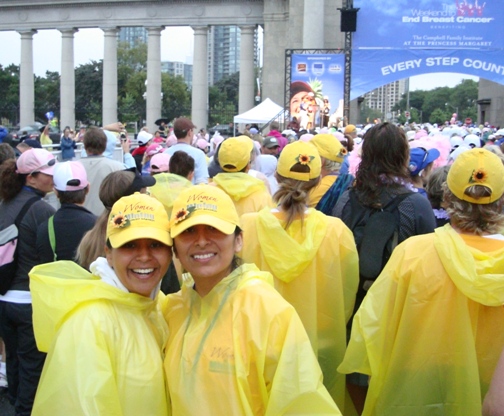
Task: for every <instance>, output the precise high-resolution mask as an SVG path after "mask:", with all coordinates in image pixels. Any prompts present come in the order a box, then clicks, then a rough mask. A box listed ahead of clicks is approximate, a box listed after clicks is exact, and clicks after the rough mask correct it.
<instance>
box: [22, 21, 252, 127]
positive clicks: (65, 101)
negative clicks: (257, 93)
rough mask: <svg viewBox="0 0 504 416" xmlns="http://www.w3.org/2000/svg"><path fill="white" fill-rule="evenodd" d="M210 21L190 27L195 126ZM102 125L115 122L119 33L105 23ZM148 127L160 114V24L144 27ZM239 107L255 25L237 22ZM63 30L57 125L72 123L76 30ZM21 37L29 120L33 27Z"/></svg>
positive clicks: (204, 111)
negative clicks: (192, 33) (240, 39)
mask: <svg viewBox="0 0 504 416" xmlns="http://www.w3.org/2000/svg"><path fill="white" fill-rule="evenodd" d="M208 28H209V26H208V25H203V26H193V30H194V51H193V53H194V60H193V82H192V109H191V112H192V115H191V117H192V120H193V122H194V124H195V125H196V126H197V127H198V128H202V127H204V128H206V126H207V123H208V75H207V36H208ZM101 29H102V30H103V32H104V56H103V101H102V117H103V124H104V125H106V124H110V123H113V122H115V121H117V99H118V95H117V33H118V31H119V28H118V27H103V28H101ZM146 29H147V33H148V40H147V96H146V97H147V120H146V121H147V126H148V127H149V129H151V131H153V130H154V129H155V128H156V127H155V124H154V122H155V121H156V119H158V118H160V117H161V116H162V114H161V104H162V95H161V31H162V30H163V29H164V27H163V26H157V27H147V28H146ZM240 29H241V30H242V35H241V36H242V41H241V51H240V60H241V62H240V68H241V71H240V85H239V97H240V101H239V111H240V112H243V111H247V110H249V109H250V108H252V107H253V105H254V102H253V99H254V30H255V25H247V26H240ZM59 31H60V32H61V86H60V109H61V115H60V124H61V126H62V127H63V126H71V127H75V68H74V34H75V33H76V32H77V31H78V29H76V28H65V29H59ZM19 33H20V35H21V69H20V107H21V114H20V122H21V125H28V124H33V122H34V116H35V103H34V101H35V99H34V81H33V79H34V78H33V75H34V74H33V36H34V35H35V34H36V33H37V31H36V30H25V31H19Z"/></svg>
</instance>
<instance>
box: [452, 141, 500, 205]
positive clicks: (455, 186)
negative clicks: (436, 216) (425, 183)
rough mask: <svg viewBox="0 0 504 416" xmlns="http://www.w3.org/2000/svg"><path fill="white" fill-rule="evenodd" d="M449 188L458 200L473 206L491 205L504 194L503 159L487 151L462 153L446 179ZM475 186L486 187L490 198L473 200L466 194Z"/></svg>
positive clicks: (472, 150) (478, 150)
mask: <svg viewBox="0 0 504 416" xmlns="http://www.w3.org/2000/svg"><path fill="white" fill-rule="evenodd" d="M446 183H447V184H448V188H449V189H450V191H451V192H452V193H453V195H455V196H456V197H457V198H459V199H461V200H463V201H467V202H471V203H473V204H491V203H492V202H495V201H497V200H498V199H499V198H501V197H502V195H503V194H504V165H503V164H502V162H501V159H500V158H499V157H498V156H497V155H495V154H493V153H492V152H490V151H488V150H486V149H479V148H475V149H471V150H467V151H465V152H463V153H461V154H460V155H459V156H458V157H457V159H455V162H454V163H453V165H452V166H451V167H450V170H449V172H448V177H447V178H446ZM474 185H482V186H486V187H487V188H488V189H490V191H491V192H492V193H491V195H490V196H488V197H481V198H473V197H471V196H469V195H467V194H466V193H465V191H466V190H467V188H469V187H471V186H474Z"/></svg>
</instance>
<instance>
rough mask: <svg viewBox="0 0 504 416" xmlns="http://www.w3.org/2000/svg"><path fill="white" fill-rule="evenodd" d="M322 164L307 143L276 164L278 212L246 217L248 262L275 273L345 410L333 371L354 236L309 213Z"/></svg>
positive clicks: (347, 301) (341, 381)
mask: <svg viewBox="0 0 504 416" xmlns="http://www.w3.org/2000/svg"><path fill="white" fill-rule="evenodd" d="M320 170H321V160H320V156H319V154H318V152H317V149H316V148H315V147H314V146H313V145H311V144H310V143H305V142H301V141H298V142H294V143H292V144H289V145H287V146H286V147H285V148H284V150H283V151H282V153H281V154H280V158H279V160H278V166H277V180H278V184H279V186H280V188H279V190H278V191H277V192H276V193H275V195H274V196H273V199H274V200H275V202H277V203H278V207H277V208H276V209H269V208H266V209H263V210H261V211H260V212H259V213H254V214H246V215H244V216H242V225H243V232H244V235H245V236H246V237H245V240H244V246H243V252H242V255H243V259H244V261H246V262H249V263H255V264H256V265H257V266H258V267H259V268H260V269H261V270H267V271H270V272H271V274H273V276H274V279H275V287H276V289H277V290H278V291H279V292H280V294H281V295H282V296H283V297H284V298H285V299H286V300H287V301H288V302H289V303H290V304H291V305H292V306H294V307H295V308H296V311H297V312H298V314H299V316H300V318H301V321H302V322H303V324H304V326H305V329H306V331H307V332H308V336H309V337H310V341H311V344H312V347H313V350H314V351H315V354H316V355H317V358H318V361H319V364H320V366H321V368H322V372H323V374H324V385H325V386H326V388H327V389H328V390H329V393H330V394H331V396H332V398H333V399H334V400H335V401H336V404H337V405H338V407H339V408H340V409H343V408H344V406H345V398H344V397H345V377H344V376H343V375H341V374H338V373H337V372H336V367H337V366H338V364H339V363H340V362H341V361H342V360H343V355H344V353H345V347H346V323H347V321H348V319H350V316H351V314H352V309H353V305H354V301H355V293H356V291H357V283H358V280H359V275H358V267H357V250H356V248H355V243H354V239H353V236H352V233H351V232H350V230H349V229H348V228H347V227H346V226H345V225H344V224H343V222H342V221H341V220H339V219H337V218H332V217H328V216H326V215H324V214H322V213H321V212H319V211H316V210H314V209H313V208H307V205H306V204H307V201H308V194H309V192H310V190H311V189H313V187H314V186H316V185H317V183H318V182H319V177H320Z"/></svg>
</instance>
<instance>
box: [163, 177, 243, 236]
mask: <svg viewBox="0 0 504 416" xmlns="http://www.w3.org/2000/svg"><path fill="white" fill-rule="evenodd" d="M170 224H171V227H170V234H171V237H172V238H175V237H177V236H178V235H179V234H180V233H182V232H184V231H185V230H187V229H188V228H190V227H194V226H195V225H201V224H203V225H210V226H212V227H214V228H216V229H218V230H219V231H221V232H222V233H224V234H228V235H229V234H233V233H234V231H235V229H236V227H240V218H239V216H238V213H237V212H236V208H235V205H234V203H233V201H232V200H231V198H230V197H229V195H227V194H226V193H225V192H224V191H222V190H221V189H219V188H217V187H215V186H211V185H196V186H192V187H190V188H187V189H184V190H183V191H182V192H181V193H180V194H179V196H178V197H177V199H176V200H175V201H174V203H173V210H172V214H171V219H170Z"/></svg>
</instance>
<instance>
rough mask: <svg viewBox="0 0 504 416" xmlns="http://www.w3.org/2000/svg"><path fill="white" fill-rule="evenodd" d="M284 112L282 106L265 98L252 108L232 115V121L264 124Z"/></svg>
mask: <svg viewBox="0 0 504 416" xmlns="http://www.w3.org/2000/svg"><path fill="white" fill-rule="evenodd" d="M283 112H284V108H283V107H282V106H280V105H278V104H276V103H274V102H273V101H271V100H270V99H269V98H266V99H265V100H264V101H263V102H262V103H261V104H259V105H257V106H255V107H254V108H252V109H250V110H248V111H246V112H244V113H242V114H238V115H237V116H234V118H233V121H234V123H235V124H236V123H243V124H250V123H258V124H266V123H269V122H270V121H272V120H273V119H275V118H277V117H278V116H279V115H280V114H282V113H283Z"/></svg>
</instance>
